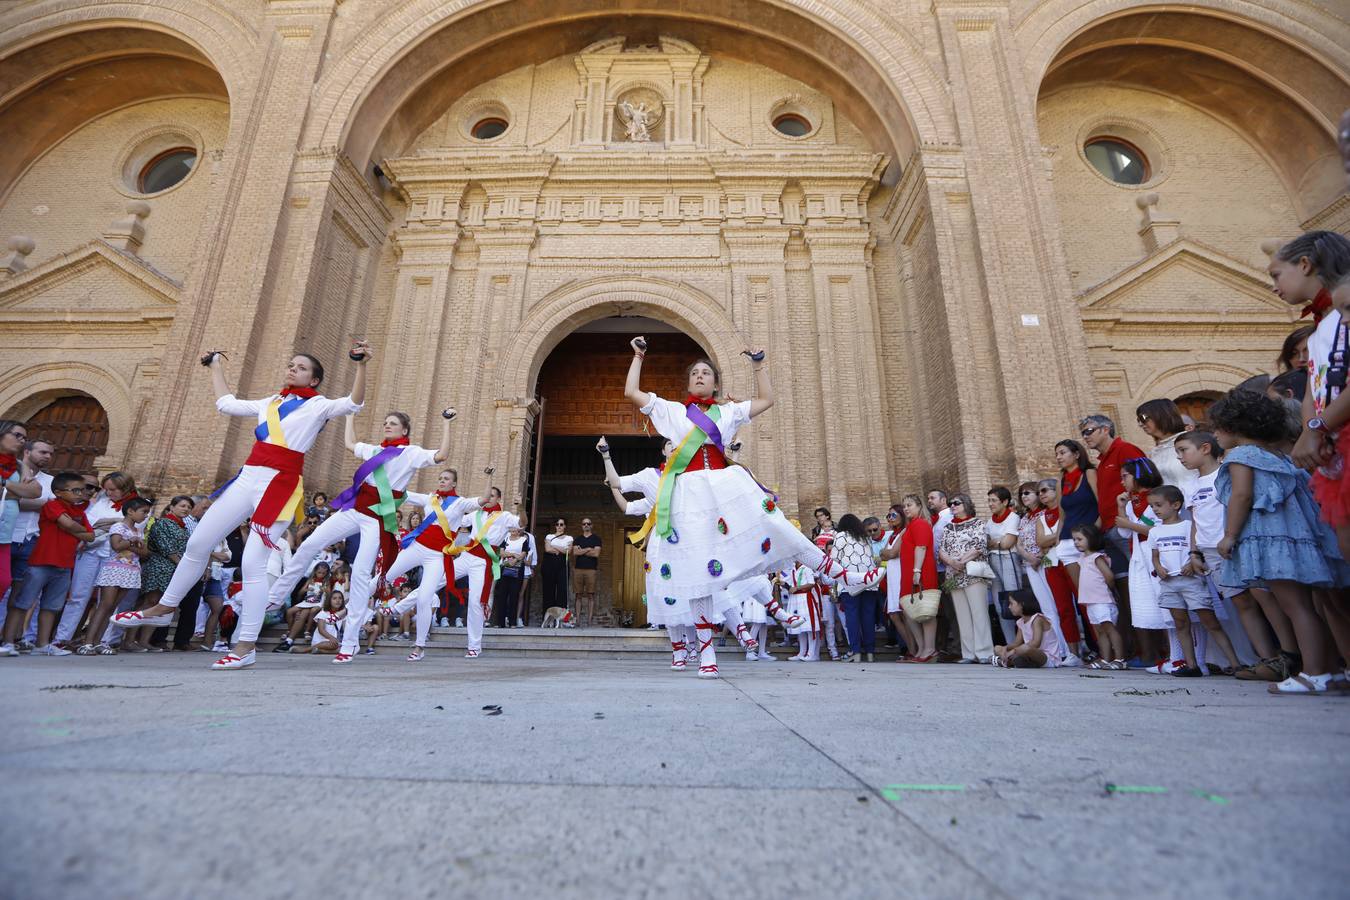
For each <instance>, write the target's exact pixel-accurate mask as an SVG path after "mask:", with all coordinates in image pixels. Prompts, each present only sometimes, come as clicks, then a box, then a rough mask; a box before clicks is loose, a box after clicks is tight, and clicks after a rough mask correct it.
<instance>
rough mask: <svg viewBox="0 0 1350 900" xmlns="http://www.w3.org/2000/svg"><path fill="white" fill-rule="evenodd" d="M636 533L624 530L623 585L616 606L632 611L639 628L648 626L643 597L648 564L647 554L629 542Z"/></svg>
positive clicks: (631, 530) (633, 530)
mask: <svg viewBox="0 0 1350 900" xmlns="http://www.w3.org/2000/svg"><path fill="white" fill-rule="evenodd" d="M635 531H637V529H636V528H625V529H624V530H623V583H622V584H621V585H620V586H619V602H618V603H616V604H615V606H618V607H620V608H622V609H625V610H629V611H631V612H632V613H633V624H634V625H635V626H637V625H646V624H647V607H645V606H643V604H642V595H643V593H644V592H645V591H646V587H647V578H646V573H645V572H643V570H642V564H643V563H644V562H646V560H647V554H646V553H644V552H643V551H642V550H640V549H638V548H637V547H635V546H633V542H632V541H630V540H628V536H629V535H630V534H632V533H634V532H635Z"/></svg>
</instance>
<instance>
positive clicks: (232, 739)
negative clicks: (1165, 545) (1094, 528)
mask: <svg viewBox="0 0 1350 900" xmlns="http://www.w3.org/2000/svg"><path fill="white" fill-rule="evenodd" d="M207 661H208V658H207V655H206V654H191V655H188V654H168V655H165V654H158V655H141V656H131V655H123V656H119V657H117V658H116V659H77V658H73V657H72V658H69V659H38V658H32V657H24V658H20V659H6V660H0V713H2V714H3V716H4V721H5V723H6V727H5V728H4V730H3V732H0V771H2V772H3V777H4V783H5V786H6V789H5V791H4V799H3V802H2V803H0V838H2V839H3V844H2V846H3V847H4V852H3V853H2V854H0V897H4V898H16V900H19V898H43V900H58V898H66V897H82V898H100V900H110V898H122V897H126V898H138V900H154V898H172V900H179V898H185V897H194V898H216V897H221V898H226V897H228V898H244V897H250V898H253V897H262V898H272V897H297V898H310V897H314V898H345V897H393V898H400V900H402V898H408V900H411V898H422V897H473V898H486V897H525V896H538V897H577V898H583V897H584V898H597V897H623V898H631V897H684V898H689V897H738V898H758V897H785V896H792V897H801V898H806V897H831V898H836V897H848V898H851V897H888V898H889V897H919V898H935V897H952V898H974V897H1035V898H1045V897H1149V898H1167V897H1185V898H1188V900H1192V898H1209V897H1224V898H1244V897H1276V896H1279V897H1291V896H1296V897H1299V898H1308V900H1311V898H1321V897H1326V898H1331V897H1344V896H1345V886H1346V885H1347V884H1350V854H1347V853H1346V852H1345V834H1346V831H1345V823H1346V822H1347V821H1350V771H1348V769H1347V765H1346V762H1347V751H1348V750H1350V697H1346V698H1345V699H1340V698H1318V699H1304V698H1272V697H1268V696H1266V694H1265V685H1253V684H1246V683H1242V682H1237V681H1234V680H1232V679H1229V678H1206V679H1197V680H1193V681H1181V680H1178V679H1173V678H1162V677H1151V676H1148V675H1145V674H1142V673H1136V672H1113V673H1096V672H1085V671H1081V670H1079V671H1066V670H1061V671H1021V670H1017V671H1007V670H995V669H991V668H988V667H983V666H981V667H974V666H901V665H896V664H894V663H876V664H858V665H845V664H832V663H817V664H801V663H796V664H794V663H786V662H780V663H766V664H749V663H745V662H742V661H741V660H739V659H737V658H734V657H731V656H730V655H724V663H725V665H724V670H725V672H724V674H725V677H724V678H723V679H722V680H721V681H720V682H714V683H709V682H701V681H698V680H696V678H695V677H694V675H693V674H692V673H686V674H675V673H671V672H669V671H668V670H666V669H665V668H664V667H663V666H662V665H660V664H657V663H654V662H653V661H651V660H650V659H647V660H633V661H621V660H611V659H599V658H597V659H594V660H587V659H582V660H559V659H548V658H535V657H524V658H501V657H497V658H494V657H493V656H492V655H491V647H490V646H489V648H488V654H487V655H485V656H484V657H482V658H481V659H479V660H477V661H475V662H469V661H467V660H463V659H461V658H459V657H458V656H449V655H448V654H442V655H439V656H438V655H432V656H429V657H428V659H427V660H426V661H424V662H423V663H420V664H409V663H406V662H405V661H404V660H403V658H402V655H401V654H399V653H394V652H390V651H387V650H386V651H384V652H382V653H381V654H380V655H378V656H376V657H373V658H361V659H358V661H357V663H356V664H354V665H352V666H349V667H343V668H338V667H335V666H333V665H330V664H329V663H328V662H327V660H320V659H311V658H307V657H295V656H280V655H273V654H268V655H266V656H263V657H262V658H261V660H260V662H259V664H258V665H257V666H256V667H255V668H254V669H252V670H249V671H243V672H212V671H209V670H208V669H207V668H206V663H207Z"/></svg>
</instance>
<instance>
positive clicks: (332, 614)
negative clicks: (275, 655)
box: [291, 589, 347, 656]
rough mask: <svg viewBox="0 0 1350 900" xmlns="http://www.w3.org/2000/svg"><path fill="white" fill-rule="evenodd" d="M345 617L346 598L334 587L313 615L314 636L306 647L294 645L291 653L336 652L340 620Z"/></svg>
mask: <svg viewBox="0 0 1350 900" xmlns="http://www.w3.org/2000/svg"><path fill="white" fill-rule="evenodd" d="M346 617H347V598H346V597H345V596H343V594H342V591H340V590H337V589H334V590H332V591H330V592H329V593H328V595H327V596H325V597H324V599H323V609H321V610H319V612H318V613H316V614H315V616H314V636H313V638H311V639H310V643H309V646H308V647H296V648H294V649H292V650H291V652H292V653H324V654H328V655H330V656H331V655H332V654H334V653H337V651H338V647H340V646H341V645H342V620H343V619H345V618H346Z"/></svg>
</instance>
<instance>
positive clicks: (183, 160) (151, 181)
mask: <svg viewBox="0 0 1350 900" xmlns="http://www.w3.org/2000/svg"><path fill="white" fill-rule="evenodd" d="M196 164H197V151H196V150H193V149H192V148H191V147H175V148H173V149H172V150H165V151H164V152H163V153H161V154H159V155H158V156H156V157H155V158H154V159H152V160H150V161H149V162H148V163H146V164H145V167H144V168H143V169H141V176H140V178H138V179H137V182H136V186H137V188H138V189H139V190H140V192H141V193H142V194H158V193H159V192H160V191H166V190H168V189H169V188H171V187H173V186H174V185H175V184H177V183H178V182H180V181H182V180H183V179H184V178H186V177H188V175H189V174H190V173H191V172H192V167H193V166H195V165H196Z"/></svg>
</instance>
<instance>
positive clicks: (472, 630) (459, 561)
mask: <svg viewBox="0 0 1350 900" xmlns="http://www.w3.org/2000/svg"><path fill="white" fill-rule="evenodd" d="M455 576H456V577H459V578H468V579H469V592H468V594H467V595H466V598H465V601H464V606H465V615H466V616H467V618H468V623H467V624H468V626H469V642H468V649H470V650H482V649H483V622H484V620H485V619H486V618H487V605H488V604H489V603H490V602H491V597H492V571H491V570H490V569H489V568H488V563H487V560H485V559H483V557H481V556H471V555H470V554H468V553H461V554H460V555H459V556H457V557H455Z"/></svg>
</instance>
